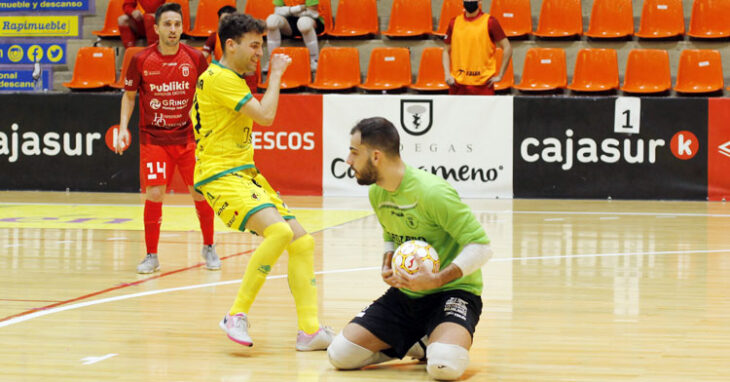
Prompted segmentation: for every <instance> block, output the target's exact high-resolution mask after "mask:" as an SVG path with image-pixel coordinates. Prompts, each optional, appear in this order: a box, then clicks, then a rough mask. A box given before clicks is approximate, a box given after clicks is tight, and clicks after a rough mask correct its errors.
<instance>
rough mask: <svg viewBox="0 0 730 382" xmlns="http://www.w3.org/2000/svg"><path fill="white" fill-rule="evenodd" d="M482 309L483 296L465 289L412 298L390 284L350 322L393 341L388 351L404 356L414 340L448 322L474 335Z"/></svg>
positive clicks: (391, 353) (392, 354) (398, 356)
mask: <svg viewBox="0 0 730 382" xmlns="http://www.w3.org/2000/svg"><path fill="white" fill-rule="evenodd" d="M481 313H482V299H481V297H480V296H477V295H475V294H473V293H469V292H466V291H463V290H449V291H445V292H438V293H434V294H431V295H427V296H424V297H419V298H411V297H408V295H406V294H405V293H403V292H401V291H400V290H398V289H396V288H390V289H388V290H387V291H386V292H385V294H384V295H382V296H381V297H380V298H378V299H377V300H375V301H373V303H372V304H370V305H369V306H367V307H366V308H365V309H363V310H362V312H360V313H358V314H357V316H355V318H353V319H352V321H350V322H353V323H356V324H358V325H360V326H362V327H364V328H365V329H367V330H369V331H370V332H371V333H373V334H374V335H375V336H376V337H378V338H379V339H380V340H381V341H383V342H385V343H387V344H388V345H390V346H391V349H389V350H388V351H387V352H386V354H388V355H389V356H392V357H397V358H403V357H404V356H405V355H406V353H407V352H408V349H410V347H411V346H413V344H414V343H416V342H417V341H418V340H420V339H421V338H422V337H423V336H424V335H427V334H428V335H430V334H431V332H432V331H433V330H434V329H435V328H436V327H437V326H438V325H439V324H441V323H444V322H453V323H456V324H459V325H461V326H463V327H464V328H466V330H468V331H469V333H470V334H471V335H472V338H473V337H474V329H475V328H476V326H477V323H479V316H480V315H481Z"/></svg>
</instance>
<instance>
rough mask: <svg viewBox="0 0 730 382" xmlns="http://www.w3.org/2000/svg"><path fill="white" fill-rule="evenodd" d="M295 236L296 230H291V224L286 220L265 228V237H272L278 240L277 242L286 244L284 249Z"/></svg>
mask: <svg viewBox="0 0 730 382" xmlns="http://www.w3.org/2000/svg"><path fill="white" fill-rule="evenodd" d="M293 237H294V232H293V231H292V230H291V227H289V224H287V223H284V222H278V223H274V224H272V225H270V226H268V227H266V229H265V230H264V238H265V239H268V238H272V239H274V240H276V242H280V243H283V244H284V246H283V247H282V250H283V249H284V248H286V246H287V245H289V243H290V242H291V239H292V238H293Z"/></svg>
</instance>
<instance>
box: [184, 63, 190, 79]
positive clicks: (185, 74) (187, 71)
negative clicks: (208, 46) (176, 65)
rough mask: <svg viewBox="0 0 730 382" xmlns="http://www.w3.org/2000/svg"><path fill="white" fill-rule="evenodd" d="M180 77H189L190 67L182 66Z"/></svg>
mask: <svg viewBox="0 0 730 382" xmlns="http://www.w3.org/2000/svg"><path fill="white" fill-rule="evenodd" d="M182 75H183V77H187V76H189V75H190V67H189V66H187V65H183V66H182Z"/></svg>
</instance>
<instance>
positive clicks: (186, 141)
mask: <svg viewBox="0 0 730 382" xmlns="http://www.w3.org/2000/svg"><path fill="white" fill-rule="evenodd" d="M155 31H156V32H157V34H158V35H159V42H158V43H157V44H154V45H152V46H149V47H147V48H146V49H144V50H143V51H141V52H139V53H137V54H135V55H134V56H133V57H132V60H131V62H130V64H129V69H128V71H127V75H126V78H125V79H124V96H123V97H122V111H121V115H120V120H119V139H118V140H117V142H115V149H116V152H117V153H119V154H121V153H122V150H123V147H124V146H126V143H128V142H129V140H130V133H129V128H128V125H129V119H130V117H131V115H132V111H134V101H135V97H136V95H137V91H139V104H140V117H139V132H140V134H139V142H140V184H141V186H142V187H143V188H144V189H145V191H146V201H145V205H144V230H145V243H146V245H147V255H146V256H145V258H144V259H143V260H142V262H141V263H140V264H139V265H138V266H137V273H152V272H155V271H158V270H159V269H160V263H159V261H158V259H157V243H158V241H159V238H160V223H161V221H162V201H163V199H164V196H165V190H166V187H167V184H168V182H169V181H170V180H171V178H172V175H173V173H174V171H175V166H177V167H179V169H180V174H181V175H182V178H183V181H184V182H185V184H186V185H188V189H189V190H190V194H191V195H192V197H193V200H194V202H195V209H196V210H197V213H198V219H199V220H200V229H201V231H202V232H203V251H202V255H203V258H204V259H205V263H206V267H207V268H208V269H220V266H221V263H220V259H219V258H218V255H217V254H216V252H215V246H214V245H213V235H214V233H213V221H214V215H213V210H212V209H211V208H210V206H209V205H208V203H207V202H206V201H205V198H204V197H203V196H202V195H200V194H198V193H197V192H195V190H194V189H193V171H194V170H195V141H194V138H193V127H192V123H191V121H190V115H189V112H190V107H191V105H192V103H193V102H192V101H193V96H194V94H195V84H196V82H197V80H198V76H199V75H200V74H201V73H202V72H203V71H205V69H206V68H207V67H208V64H207V63H206V60H205V57H203V54H202V53H200V52H198V51H197V50H195V49H193V48H191V47H189V46H187V45H185V44H181V43H180V34H181V33H182V11H181V9H180V5H179V4H176V3H168V4H164V5H163V6H161V7H160V8H158V9H157V12H156V13H155Z"/></svg>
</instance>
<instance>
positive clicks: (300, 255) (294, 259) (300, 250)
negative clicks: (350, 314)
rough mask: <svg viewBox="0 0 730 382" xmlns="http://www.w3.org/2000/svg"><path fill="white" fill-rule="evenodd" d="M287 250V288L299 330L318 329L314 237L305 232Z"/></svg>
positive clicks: (310, 331) (306, 331) (309, 331)
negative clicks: (295, 306) (294, 304)
mask: <svg viewBox="0 0 730 382" xmlns="http://www.w3.org/2000/svg"><path fill="white" fill-rule="evenodd" d="M286 250H287V252H289V289H290V290H291V294H292V295H293V296H294V302H295V303H296V305H297V321H298V324H299V330H303V331H304V332H305V333H308V334H311V333H314V332H316V331H317V330H319V320H318V319H317V280H316V279H315V278H314V238H313V237H312V235H310V234H306V235H304V236H302V237H300V238H298V239H296V240H294V241H293V242H292V243H291V244H289V246H288V247H287V248H286Z"/></svg>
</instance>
